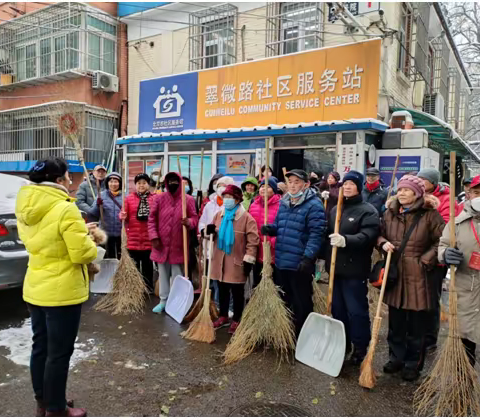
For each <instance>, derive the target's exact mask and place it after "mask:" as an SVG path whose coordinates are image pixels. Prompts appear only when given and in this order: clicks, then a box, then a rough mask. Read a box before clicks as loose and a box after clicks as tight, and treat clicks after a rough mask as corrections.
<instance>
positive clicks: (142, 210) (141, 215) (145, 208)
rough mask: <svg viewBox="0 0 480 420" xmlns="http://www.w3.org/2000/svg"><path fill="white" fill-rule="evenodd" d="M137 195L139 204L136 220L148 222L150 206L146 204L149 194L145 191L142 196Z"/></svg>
mask: <svg viewBox="0 0 480 420" xmlns="http://www.w3.org/2000/svg"><path fill="white" fill-rule="evenodd" d="M137 195H138V197H139V198H140V203H138V209H137V220H140V221H142V220H148V216H149V215H150V205H149V203H148V197H149V196H150V192H149V191H147V192H145V193H143V194H140V193H138V192H137Z"/></svg>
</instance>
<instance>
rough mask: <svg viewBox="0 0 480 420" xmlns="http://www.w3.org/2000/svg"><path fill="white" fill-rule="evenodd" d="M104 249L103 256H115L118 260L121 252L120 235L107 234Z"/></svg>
mask: <svg viewBox="0 0 480 420" xmlns="http://www.w3.org/2000/svg"><path fill="white" fill-rule="evenodd" d="M106 250H107V252H106V253H105V258H116V259H117V260H119V259H120V257H121V253H122V238H121V237H120V236H109V237H108V239H107V247H106Z"/></svg>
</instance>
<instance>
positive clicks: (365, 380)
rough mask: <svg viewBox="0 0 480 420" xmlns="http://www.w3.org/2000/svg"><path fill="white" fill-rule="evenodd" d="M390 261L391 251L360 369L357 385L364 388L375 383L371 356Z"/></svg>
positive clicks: (378, 324)
mask: <svg viewBox="0 0 480 420" xmlns="http://www.w3.org/2000/svg"><path fill="white" fill-rule="evenodd" d="M391 260H392V251H389V252H388V254H387V262H386V263H385V270H384V273H383V280H382V287H381V288H380V297H379V299H378V304H377V313H376V315H375V319H374V321H373V327H372V338H371V340H370V345H369V346H368V353H367V356H366V357H365V359H363V362H362V365H361V367H360V377H359V378H358V383H359V384H360V386H363V387H364V388H369V389H371V388H373V387H374V386H375V382H376V381H377V378H376V374H375V370H374V368H373V364H372V362H373V356H375V347H376V346H377V343H378V336H379V334H380V327H381V325H382V303H383V296H384V294H385V287H386V285H387V279H388V272H389V270H390V262H391Z"/></svg>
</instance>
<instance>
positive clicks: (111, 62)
mask: <svg viewBox="0 0 480 420" xmlns="http://www.w3.org/2000/svg"><path fill="white" fill-rule="evenodd" d="M102 69H103V71H105V72H107V73H110V74H115V42H114V41H112V40H110V39H106V38H103V66H102Z"/></svg>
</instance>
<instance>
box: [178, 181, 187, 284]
mask: <svg viewBox="0 0 480 420" xmlns="http://www.w3.org/2000/svg"><path fill="white" fill-rule="evenodd" d="M186 183H187V181H184V180H183V179H182V183H181V184H180V186H181V187H182V191H181V193H182V218H183V219H186V217H187V203H186V198H185V184H186ZM182 228H183V268H184V270H185V277H186V278H187V279H188V244H187V240H188V235H187V227H186V226H182Z"/></svg>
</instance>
